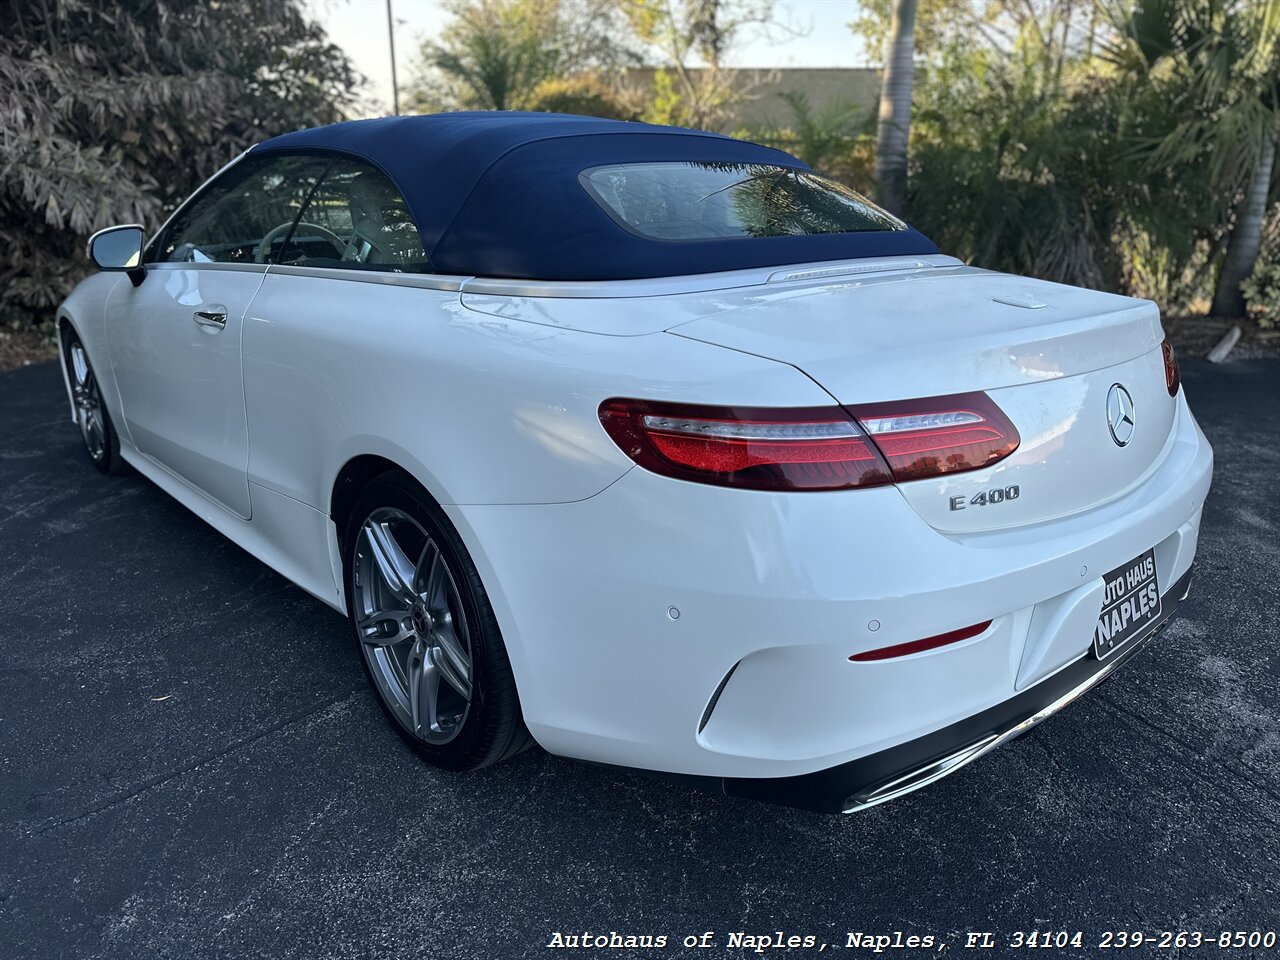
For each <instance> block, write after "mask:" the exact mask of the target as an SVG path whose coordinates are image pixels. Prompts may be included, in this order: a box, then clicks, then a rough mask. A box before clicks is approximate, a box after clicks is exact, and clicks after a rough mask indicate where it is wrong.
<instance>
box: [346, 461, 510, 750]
mask: <svg viewBox="0 0 1280 960" xmlns="http://www.w3.org/2000/svg"><path fill="white" fill-rule="evenodd" d="M343 544H344V561H345V568H346V578H347V609H348V610H349V611H350V615H351V622H352V625H353V627H354V629H355V639H356V644H357V646H358V648H359V650H360V657H361V660H362V662H363V663H364V668H365V672H366V673H367V674H368V676H369V681H370V683H372V685H373V688H374V690H375V691H376V692H377V694H378V699H379V701H380V702H381V703H382V707H383V709H384V710H385V711H386V712H387V714H388V716H390V718H391V720H392V722H393V723H394V724H395V725H396V729H397V730H398V731H399V732H400V734H401V736H402V737H404V739H405V740H406V741H407V742H408V743H409V744H410V745H411V746H412V747H413V748H414V749H415V750H416V751H417V752H418V753H419V754H420V755H421V756H422V757H424V758H425V759H426V760H428V761H429V762H430V763H432V764H435V765H436V766H439V767H443V768H445V769H449V770H465V769H471V768H474V767H482V766H485V765H487V764H490V763H494V762H497V761H498V760H502V759H505V758H506V757H509V756H512V755H514V754H516V753H519V752H520V751H521V750H523V749H524V748H525V747H526V746H528V745H529V743H530V742H531V740H530V737H529V734H528V732H527V731H526V729H525V726H524V721H523V719H522V718H521V715H520V700H519V697H518V696H517V694H516V686H515V679H514V678H513V676H512V673H511V664H510V661H509V660H508V659H507V652H506V648H505V646H504V645H503V642H502V635H501V633H500V632H499V630H498V624H497V621H496V620H495V618H494V615H493V609H492V607H491V606H490V604H489V597H488V595H487V594H486V593H485V590H484V586H483V585H482V584H481V583H480V576H479V574H478V573H477V572H476V568H475V565H474V564H473V563H472V562H471V558H470V556H469V555H468V554H467V551H466V548H465V546H464V545H463V543H462V540H461V538H460V537H459V536H458V534H457V532H456V531H455V530H454V529H453V526H452V524H450V523H449V521H448V518H447V517H445V516H444V514H443V512H442V511H441V510H440V508H439V507H438V506H436V504H435V503H434V502H433V501H432V500H431V498H430V497H428V496H427V495H426V493H425V491H423V490H422V488H421V487H420V486H419V485H418V484H417V483H415V482H414V481H413V480H412V479H411V478H409V477H408V475H406V474H402V473H399V472H392V473H387V474H383V475H382V476H381V477H378V478H377V479H376V480H374V481H373V482H372V483H370V484H369V486H368V487H367V488H366V489H365V490H364V492H363V493H362V494H361V495H360V497H359V499H358V500H357V501H356V504H355V507H354V509H353V510H352V511H351V516H350V518H349V520H348V522H347V528H346V531H345V536H344V538H343Z"/></svg>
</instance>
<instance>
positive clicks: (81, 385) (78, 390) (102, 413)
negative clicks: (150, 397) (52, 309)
mask: <svg viewBox="0 0 1280 960" xmlns="http://www.w3.org/2000/svg"><path fill="white" fill-rule="evenodd" d="M62 344H63V350H62V355H63V358H64V363H65V364H66V368H67V380H68V382H69V383H70V384H71V396H72V400H73V402H74V404H75V408H76V422H77V423H78V424H79V426H80V437H81V439H82V440H84V447H85V452H86V453H88V454H89V459H90V460H91V461H92V462H93V465H94V466H95V467H97V468H98V471H99V472H100V473H107V474H114V475H117V476H118V475H119V474H122V473H127V472H128V470H129V466H128V464H126V463H125V462H124V458H123V457H121V456H120V437H119V436H118V435H117V434H116V428H115V424H113V423H112V422H111V414H110V413H108V412H107V405H106V403H105V402H103V399H102V391H101V389H100V388H99V387H98V378H97V375H96V374H95V373H94V372H93V365H92V364H91V363H90V362H89V354H88V351H86V350H85V348H84V344H83V343H81V342H80V338H79V337H78V336H77V335H76V333H75V331H74V330H67V331H66V332H65V333H64V334H63V340H62Z"/></svg>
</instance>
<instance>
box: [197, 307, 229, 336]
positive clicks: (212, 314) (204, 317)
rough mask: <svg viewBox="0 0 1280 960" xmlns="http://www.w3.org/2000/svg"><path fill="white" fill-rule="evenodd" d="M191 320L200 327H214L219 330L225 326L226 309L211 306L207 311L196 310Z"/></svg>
mask: <svg viewBox="0 0 1280 960" xmlns="http://www.w3.org/2000/svg"><path fill="white" fill-rule="evenodd" d="M191 319H192V320H194V321H195V322H196V323H198V324H200V326H202V327H214V328H216V329H218V330H221V329H222V328H223V327H225V326H226V325H227V308H226V307H224V306H221V305H218V304H212V305H211V306H210V307H209V309H208V310H197V311H196V312H195V314H194V315H193V316H192V317H191Z"/></svg>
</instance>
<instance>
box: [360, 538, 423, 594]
mask: <svg viewBox="0 0 1280 960" xmlns="http://www.w3.org/2000/svg"><path fill="white" fill-rule="evenodd" d="M364 536H365V541H366V542H367V543H368V544H369V552H370V553H371V554H372V556H373V563H374V566H375V567H377V569H378V573H379V574H380V575H381V576H382V579H383V582H385V583H386V585H387V589H389V590H390V591H391V593H392V595H393V596H395V597H397V598H398V599H400V600H401V601H403V602H404V604H405V605H406V606H412V605H413V601H414V599H415V594H414V592H413V564H412V563H410V562H409V558H408V557H406V556H405V553H404V551H403V550H402V549H400V544H398V543H396V540H395V537H393V536H392V535H391V531H390V530H388V529H387V525H386V524H385V523H376V522H374V521H372V520H370V521H368V522H366V523H365V525H364Z"/></svg>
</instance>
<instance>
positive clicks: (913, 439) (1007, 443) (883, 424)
mask: <svg viewBox="0 0 1280 960" xmlns="http://www.w3.org/2000/svg"><path fill="white" fill-rule="evenodd" d="M848 410H849V412H850V413H851V414H853V416H854V417H855V418H857V421H858V423H859V424H860V425H861V426H862V429H863V430H864V431H865V432H866V434H867V436H869V437H870V438H871V440H872V442H874V443H875V445H876V446H877V447H879V448H880V452H881V453H882V454H884V458H885V460H886V461H888V464H889V468H890V470H891V471H892V472H893V478H894V479H895V480H898V481H902V480H919V479H920V478H922V477H932V476H937V475H938V474H940V473H957V472H959V471H961V470H979V469H981V468H983V467H989V466H991V465H992V464H993V463H996V462H997V461H999V460H1003V459H1004V458H1005V457H1007V456H1009V454H1011V453H1013V451H1014V450H1016V449H1018V444H1019V443H1020V442H1021V438H1020V437H1019V436H1018V431H1017V428H1016V427H1014V425H1013V424H1012V423H1011V422H1010V421H1009V418H1008V417H1006V416H1005V415H1004V413H1003V412H1001V410H1000V408H999V407H997V406H996V405H995V403H994V402H992V400H991V398H990V397H988V396H987V395H986V394H985V393H957V394H953V395H951V396H946V397H926V398H924V399H921V400H900V401H896V402H893V403H867V404H860V405H859V406H856V407H849V408H848Z"/></svg>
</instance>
